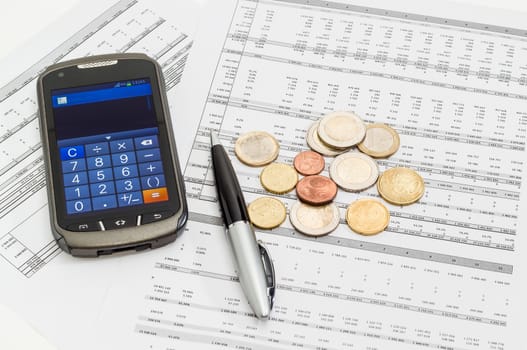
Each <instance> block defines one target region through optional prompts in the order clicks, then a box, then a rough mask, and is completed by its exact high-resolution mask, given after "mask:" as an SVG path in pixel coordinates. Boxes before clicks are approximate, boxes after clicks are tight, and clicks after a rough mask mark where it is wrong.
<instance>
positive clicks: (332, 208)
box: [289, 202, 340, 237]
mask: <svg viewBox="0 0 527 350" xmlns="http://www.w3.org/2000/svg"><path fill="white" fill-rule="evenodd" d="M289 220H290V221H291V224H292V225H293V226H294V228H296V229H297V230H298V231H300V232H302V233H303V234H305V235H308V236H314V237H318V236H323V235H327V234H328V233H330V232H331V231H333V230H334V229H336V228H337V226H338V224H339V221H340V214H339V210H338V208H337V206H336V205H335V203H330V204H326V205H319V206H313V205H309V204H306V203H302V202H296V203H294V204H293V205H292V206H291V210H290V212H289Z"/></svg>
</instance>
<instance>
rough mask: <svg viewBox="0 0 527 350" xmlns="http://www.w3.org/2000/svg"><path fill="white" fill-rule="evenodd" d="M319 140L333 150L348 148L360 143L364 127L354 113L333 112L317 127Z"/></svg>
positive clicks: (364, 132) (364, 130) (364, 133)
mask: <svg viewBox="0 0 527 350" xmlns="http://www.w3.org/2000/svg"><path fill="white" fill-rule="evenodd" d="M317 131H318V136H319V137H320V139H321V140H322V141H323V142H325V143H326V144H328V145H329V146H331V147H334V148H348V147H351V146H355V145H356V144H357V143H359V142H361V141H362V139H364V135H366V125H365V124H364V122H363V121H362V119H361V118H359V117H358V116H357V115H356V114H355V113H351V112H333V113H329V114H327V115H325V116H324V117H323V118H322V119H321V120H320V124H319V125H318V130H317Z"/></svg>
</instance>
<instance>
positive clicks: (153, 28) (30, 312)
mask: <svg viewBox="0 0 527 350" xmlns="http://www.w3.org/2000/svg"><path fill="white" fill-rule="evenodd" d="M87 5H90V4H87ZM91 5H92V6H95V5H94V4H91ZM111 5H112V3H108V4H106V5H105V7H104V9H106V8H107V7H106V6H108V7H109V8H108V9H107V10H106V11H105V12H104V11H101V12H100V13H99V15H98V16H95V15H94V12H95V13H97V12H96V11H93V10H91V11H87V12H86V13H89V14H90V16H88V17H85V16H84V15H85V14H86V13H83V12H79V11H78V10H79V9H75V11H74V12H73V13H69V14H68V16H67V17H65V18H64V19H63V20H62V21H60V22H59V23H57V24H55V25H52V26H51V27H50V28H49V30H47V31H46V32H44V33H42V34H41V35H40V37H39V39H38V40H36V41H35V42H33V43H34V45H33V44H29V45H27V46H26V47H25V49H24V50H23V52H20V53H19V54H20V55H21V62H23V63H20V65H13V66H9V67H10V68H12V69H15V70H17V71H18V75H16V76H15V78H14V79H13V80H12V81H11V82H10V83H8V84H6V85H5V86H3V87H2V88H0V227H1V228H2V229H1V230H0V232H1V233H0V275H1V276H2V277H1V283H0V285H1V287H0V299H1V300H2V302H3V303H5V304H6V305H8V306H9V307H10V308H12V309H13V310H14V311H15V312H16V313H17V314H19V315H20V316H21V317H22V318H23V319H25V320H27V321H29V322H30V323H31V324H32V325H34V326H35V327H36V328H37V330H38V331H39V332H40V333H41V334H43V335H44V336H46V337H47V338H48V339H49V340H50V342H51V343H52V344H55V345H57V346H58V347H59V348H61V349H89V348H91V347H90V346H89V345H88V344H89V342H88V341H89V340H92V339H93V332H92V327H93V325H94V322H95V320H96V318H97V316H98V314H99V311H100V307H101V305H102V302H103V300H104V297H105V293H106V289H107V288H108V287H109V286H110V285H111V284H112V283H119V280H120V278H121V276H122V273H121V272H122V271H123V269H126V265H127V264H128V261H129V260H132V261H140V260H141V259H142V258H141V254H137V255H128V256H116V257H109V258H105V259H78V258H72V257H71V256H68V255H67V254H65V253H61V251H60V249H59V248H58V247H57V245H56V244H55V242H54V241H53V237H52V235H51V232H50V226H49V218H48V208H47V198H46V194H45V188H44V186H45V179H44V171H43V163H42V158H41V148H40V135H39V131H38V119H37V106H36V85H35V83H36V77H37V76H38V73H39V72H41V71H42V70H43V69H44V68H45V67H46V66H48V65H49V64H51V63H54V62H58V61H61V60H66V59H71V58H75V57H82V56H85V55H88V54H101V53H113V52H144V53H147V54H148V55H150V56H152V57H154V58H155V59H157V60H158V62H159V63H160V64H161V66H162V67H163V72H164V74H165V80H166V82H167V90H168V92H167V93H168V96H169V101H170V102H169V103H170V105H171V108H172V105H173V104H174V102H176V101H177V100H178V97H177V95H178V91H177V90H178V87H177V86H178V85H177V84H178V83H179V81H180V79H181V74H182V71H183V67H184V64H185V63H186V59H187V56H188V52H189V49H190V47H191V44H192V38H191V35H192V34H193V32H194V29H195V25H196V23H197V21H196V18H197V10H198V9H199V6H198V4H197V3H196V2H178V3H172V2H156V3H149V2H147V1H136V0H130V1H127V0H126V1H120V2H118V3H115V4H114V5H113V6H111ZM92 15H93V16H92ZM77 28H79V30H78V31H76V29H77ZM181 28H183V29H184V30H182V29H181ZM44 53H45V55H44ZM42 55H44V56H42ZM27 57H32V59H33V63H32V64H31V65H30V67H29V68H27V69H26V70H22V67H23V66H24V64H25V65H27ZM41 57H42V58H41ZM175 125H176V126H178V125H179V123H178V122H176V123H175ZM152 253H154V254H155V252H144V253H143V254H142V255H145V256H148V254H152ZM97 340H102V339H97ZM0 344H1V345H0V348H1V347H2V346H3V345H4V344H3V343H2V342H1V341H0Z"/></svg>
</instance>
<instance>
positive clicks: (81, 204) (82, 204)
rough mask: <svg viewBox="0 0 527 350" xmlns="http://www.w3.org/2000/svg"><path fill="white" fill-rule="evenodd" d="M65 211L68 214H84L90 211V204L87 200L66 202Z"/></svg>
mask: <svg viewBox="0 0 527 350" xmlns="http://www.w3.org/2000/svg"><path fill="white" fill-rule="evenodd" d="M66 211H67V212H68V214H78V213H86V212H88V211H91V203H90V200H89V199H78V200H75V201H67V202H66Z"/></svg>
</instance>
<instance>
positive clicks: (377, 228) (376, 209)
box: [346, 199, 390, 236]
mask: <svg viewBox="0 0 527 350" xmlns="http://www.w3.org/2000/svg"><path fill="white" fill-rule="evenodd" d="M346 222H347V223H348V225H349V227H350V228H351V229H352V230H353V231H355V232H357V233H360V234H361V235H366V236H370V235H375V234H377V233H379V232H382V231H384V229H385V228H386V227H388V223H389V222H390V212H389V211H388V209H386V207H385V206H384V204H382V203H381V202H378V201H376V200H373V199H359V200H357V201H355V202H353V203H351V204H350V205H349V207H348V210H347V211H346Z"/></svg>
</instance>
